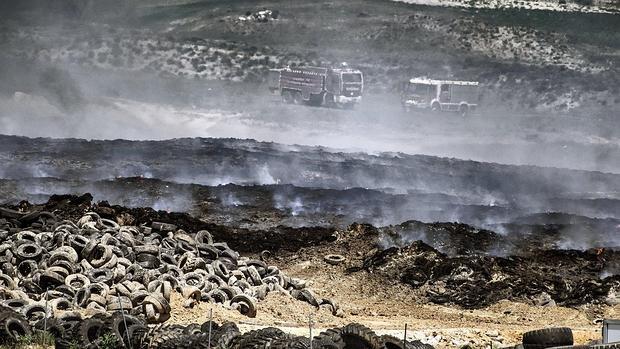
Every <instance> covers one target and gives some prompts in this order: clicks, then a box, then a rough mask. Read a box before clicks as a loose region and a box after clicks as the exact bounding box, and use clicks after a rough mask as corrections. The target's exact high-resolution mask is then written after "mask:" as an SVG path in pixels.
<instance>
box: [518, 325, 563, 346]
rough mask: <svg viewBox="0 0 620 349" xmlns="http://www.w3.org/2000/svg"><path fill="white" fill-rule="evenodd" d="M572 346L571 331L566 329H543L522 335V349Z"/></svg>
mask: <svg viewBox="0 0 620 349" xmlns="http://www.w3.org/2000/svg"><path fill="white" fill-rule="evenodd" d="M566 345H573V331H571V329H570V328H568V327H556V328H545V329H541V330H534V331H529V332H525V333H524V334H523V348H524V349H545V348H551V347H558V346H566Z"/></svg>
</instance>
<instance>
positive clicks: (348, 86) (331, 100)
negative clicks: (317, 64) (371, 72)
mask: <svg viewBox="0 0 620 349" xmlns="http://www.w3.org/2000/svg"><path fill="white" fill-rule="evenodd" d="M363 90H364V76H363V75H362V72H361V71H359V70H357V69H348V68H344V69H342V68H336V69H330V71H329V72H328V74H327V75H326V77H325V96H324V99H325V104H327V105H329V104H332V105H333V104H335V105H339V106H343V107H352V106H353V105H355V104H357V103H359V102H361V100H362V93H363V92H364V91H363Z"/></svg>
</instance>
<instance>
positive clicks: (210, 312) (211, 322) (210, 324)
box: [209, 308, 213, 349]
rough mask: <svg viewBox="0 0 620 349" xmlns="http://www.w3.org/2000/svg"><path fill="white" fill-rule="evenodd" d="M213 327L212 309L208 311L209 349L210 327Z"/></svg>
mask: <svg viewBox="0 0 620 349" xmlns="http://www.w3.org/2000/svg"><path fill="white" fill-rule="evenodd" d="M212 325H213V308H211V309H209V349H211V326H212Z"/></svg>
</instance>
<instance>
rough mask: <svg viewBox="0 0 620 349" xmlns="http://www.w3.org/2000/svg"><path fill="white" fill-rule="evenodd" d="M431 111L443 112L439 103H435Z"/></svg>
mask: <svg viewBox="0 0 620 349" xmlns="http://www.w3.org/2000/svg"><path fill="white" fill-rule="evenodd" d="M431 110H432V111H434V112H438V111H441V105H439V102H433V104H431Z"/></svg>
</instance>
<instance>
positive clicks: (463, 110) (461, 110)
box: [459, 104, 469, 117]
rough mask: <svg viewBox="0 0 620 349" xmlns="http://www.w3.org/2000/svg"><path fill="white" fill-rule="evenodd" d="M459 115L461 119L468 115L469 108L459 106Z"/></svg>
mask: <svg viewBox="0 0 620 349" xmlns="http://www.w3.org/2000/svg"><path fill="white" fill-rule="evenodd" d="M459 115H460V116H463V117H465V116H467V115H469V107H468V106H467V105H465V104H463V105H461V106H459Z"/></svg>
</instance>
